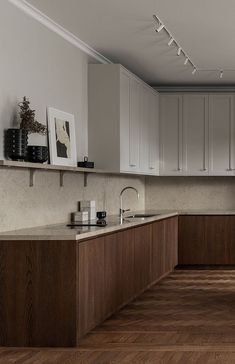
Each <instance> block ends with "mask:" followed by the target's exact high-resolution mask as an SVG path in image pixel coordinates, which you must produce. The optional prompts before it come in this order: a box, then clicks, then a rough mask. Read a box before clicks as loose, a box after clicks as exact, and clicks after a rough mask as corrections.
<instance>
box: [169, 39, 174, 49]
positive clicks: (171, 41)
mask: <svg viewBox="0 0 235 364" xmlns="http://www.w3.org/2000/svg"><path fill="white" fill-rule="evenodd" d="M173 42H174V38H173V37H171V38H170V40H169V42H168V46H169V47H170V46H171V45H172V43H173Z"/></svg>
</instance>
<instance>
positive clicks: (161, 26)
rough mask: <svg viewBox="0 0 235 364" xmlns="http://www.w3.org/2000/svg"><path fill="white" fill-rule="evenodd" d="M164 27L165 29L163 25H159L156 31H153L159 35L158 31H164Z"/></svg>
mask: <svg viewBox="0 0 235 364" xmlns="http://www.w3.org/2000/svg"><path fill="white" fill-rule="evenodd" d="M164 27H165V25H164V24H160V25H159V27H158V28H157V27H156V29H155V30H156V32H158V33H160V31H161V30H162V29H164Z"/></svg>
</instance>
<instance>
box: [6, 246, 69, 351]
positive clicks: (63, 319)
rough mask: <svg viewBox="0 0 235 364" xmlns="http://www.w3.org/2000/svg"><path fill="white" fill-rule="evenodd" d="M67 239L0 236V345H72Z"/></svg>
mask: <svg viewBox="0 0 235 364" xmlns="http://www.w3.org/2000/svg"><path fill="white" fill-rule="evenodd" d="M75 272H76V254H75V242H72V241H32V242H31V241H1V242H0V345H1V346H51V347H53V346H75V345H76V277H75Z"/></svg>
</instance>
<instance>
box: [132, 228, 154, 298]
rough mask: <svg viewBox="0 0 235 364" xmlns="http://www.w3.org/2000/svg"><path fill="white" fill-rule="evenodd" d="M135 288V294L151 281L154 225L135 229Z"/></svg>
mask: <svg viewBox="0 0 235 364" xmlns="http://www.w3.org/2000/svg"><path fill="white" fill-rule="evenodd" d="M134 234H135V236H134V288H135V291H134V293H135V295H137V294H138V293H140V292H141V291H143V290H144V289H145V288H146V287H147V286H148V285H149V284H150V282H151V265H152V261H151V250H152V225H150V224H149V225H144V226H140V227H137V228H135V229H134Z"/></svg>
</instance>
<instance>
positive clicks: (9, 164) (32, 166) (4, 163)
mask: <svg viewBox="0 0 235 364" xmlns="http://www.w3.org/2000/svg"><path fill="white" fill-rule="evenodd" d="M0 167H6V168H20V169H21V168H24V169H29V172H30V175H29V186H30V187H33V186H34V179H35V172H36V170H44V171H55V172H56V171H58V172H59V173H60V187H63V185H64V174H65V173H66V172H72V173H83V174H84V186H85V187H86V186H87V175H88V173H105V174H107V173H108V172H106V171H102V170H99V169H95V168H79V167H69V166H54V165H52V164H41V163H30V162H18V161H10V160H0Z"/></svg>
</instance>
